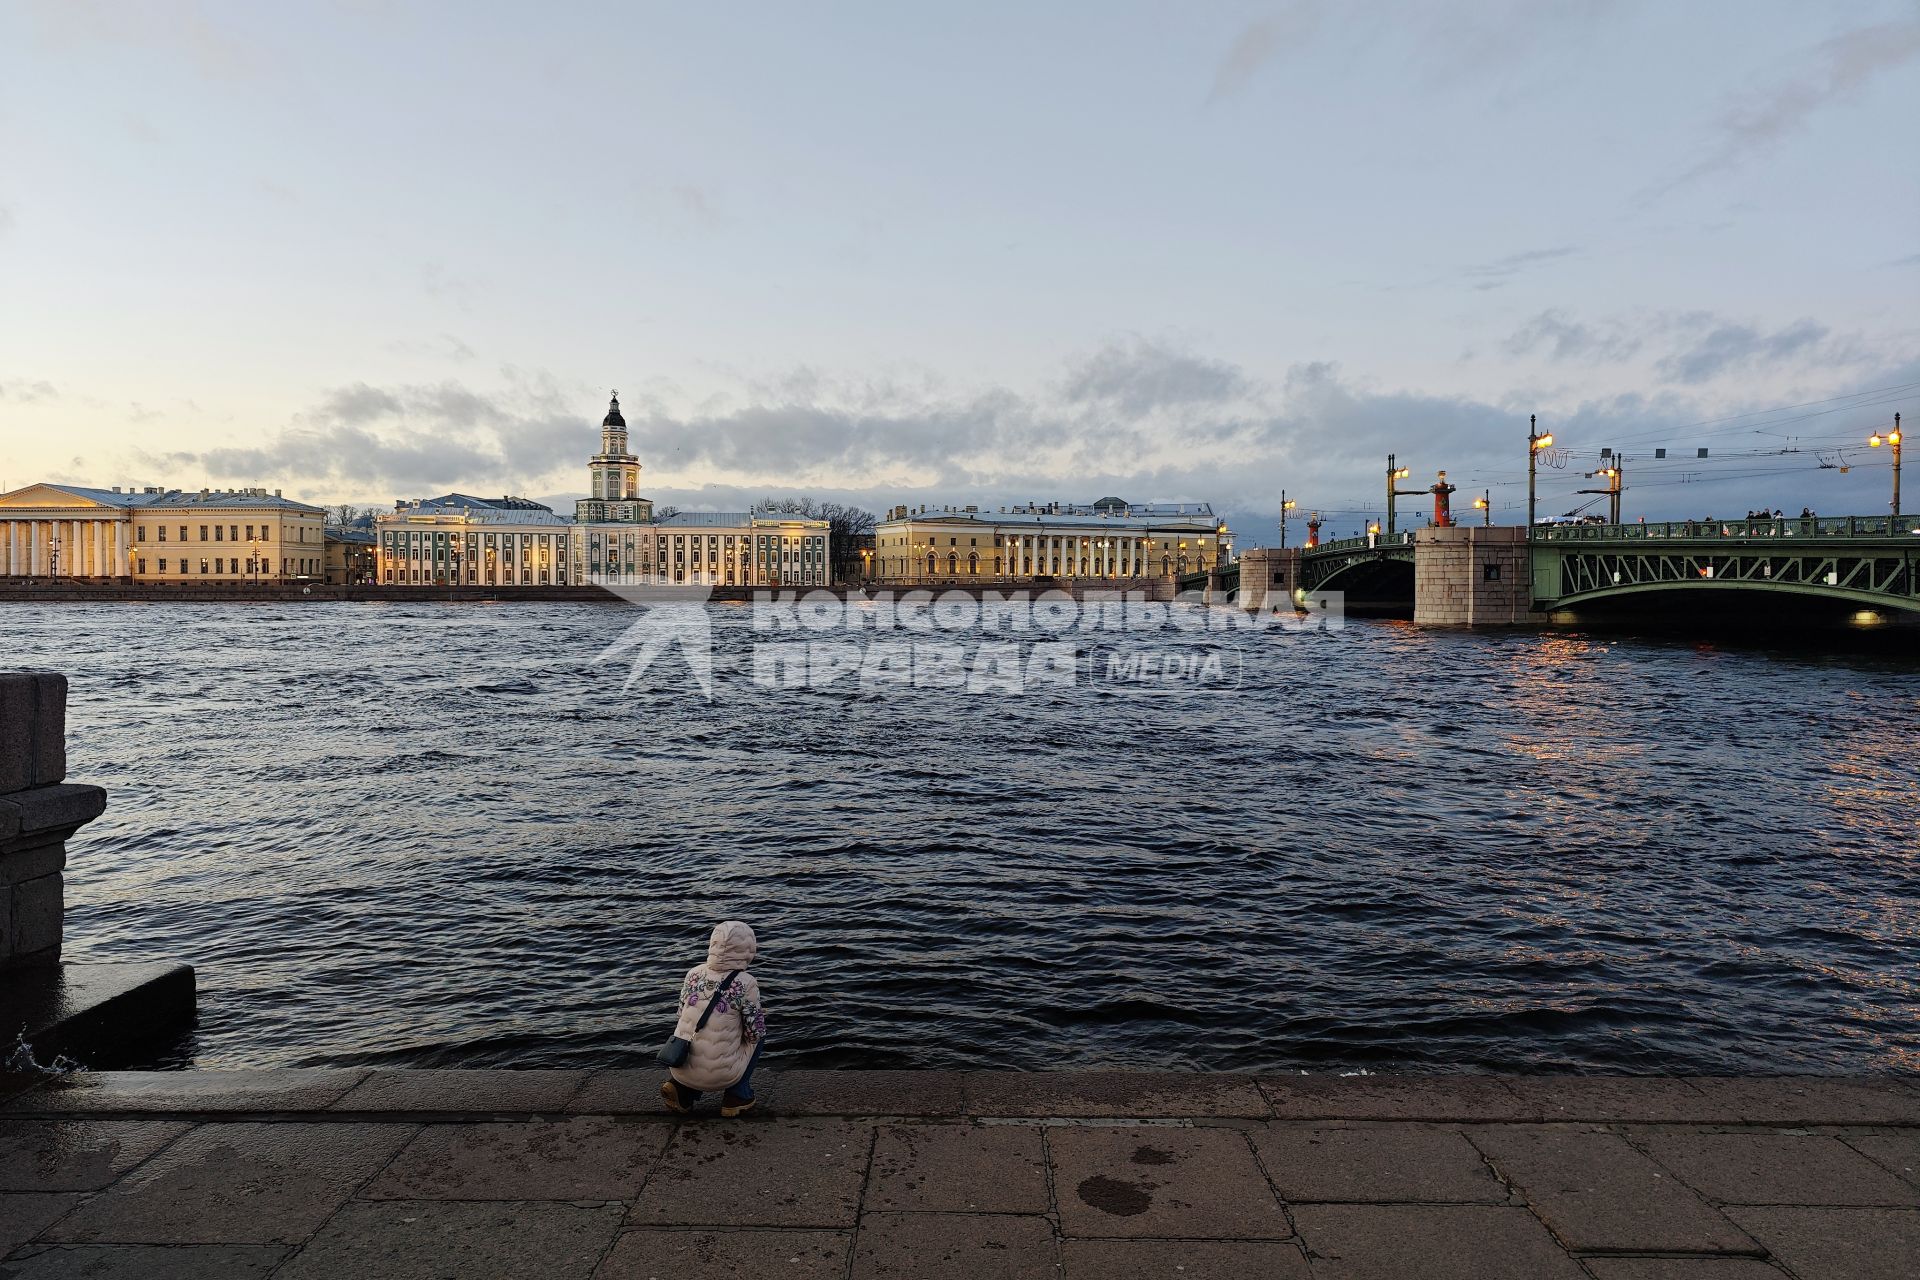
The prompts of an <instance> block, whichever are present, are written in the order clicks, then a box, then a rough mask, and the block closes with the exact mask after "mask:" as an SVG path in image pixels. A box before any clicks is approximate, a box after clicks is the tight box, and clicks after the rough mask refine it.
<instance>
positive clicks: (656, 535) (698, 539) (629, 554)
mask: <svg viewBox="0 0 1920 1280" xmlns="http://www.w3.org/2000/svg"><path fill="white" fill-rule="evenodd" d="M577 537H578V544H579V547H580V555H581V561H580V563H579V566H578V569H577V580H578V581H582V582H597V583H601V584H604V585H609V586H617V585H632V584H646V585H661V586H689V587H697V586H711V587H781V586H813V587H823V586H826V585H827V584H828V583H829V582H831V581H832V580H833V578H832V567H831V566H832V561H831V559H830V558H829V551H830V549H831V544H830V541H829V540H830V538H831V528H830V526H829V525H828V523H827V521H825V520H811V519H805V518H802V517H800V516H789V515H779V514H775V513H769V512H756V511H744V512H731V511H682V512H676V513H674V514H673V515H668V516H662V517H660V518H659V519H657V520H655V521H653V522H651V523H649V524H645V525H624V524H605V525H584V526H581V527H580V529H579V533H578V535H577Z"/></svg>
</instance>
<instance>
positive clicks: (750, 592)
mask: <svg viewBox="0 0 1920 1280" xmlns="http://www.w3.org/2000/svg"><path fill="white" fill-rule="evenodd" d="M1120 590H1124V591H1128V592H1143V593H1145V595H1146V596H1147V598H1148V599H1152V600H1171V599H1172V598H1173V595H1174V585H1173V583H1171V582H1168V581H1165V580H1155V581H1148V582H1127V583H1107V582H1070V581H1054V580H1048V579H1040V580H1037V581H1032V582H996V583H962V582H941V583H932V584H928V585H924V586H920V585H894V586H881V585H848V584H842V585H839V586H832V587H713V588H706V587H697V588H679V589H676V588H673V587H644V588H642V587H638V586H635V587H623V588H619V589H617V590H616V589H609V588H606V587H599V586H592V585H584V586H567V587H425V586H421V587H378V586H350V587H349V586H329V585H327V584H325V583H318V582H316V583H301V584H292V583H257V584H256V583H242V582H234V583H206V584H198V583H196V584H191V585H177V584H173V583H158V582H154V583H92V582H47V581H30V580H21V579H15V580H13V581H10V582H9V581H0V603H27V604H66V603H74V602H83V601H90V602H99V601H147V602H168V603H187V602H191V603H199V604H205V603H232V604H245V603H257V602H261V601H271V602H285V601H295V602H300V603H311V602H315V601H338V600H358V601H381V602H386V603H389V604H392V603H418V602H422V601H444V602H449V603H495V604H497V603H502V602H508V601H554V600H577V601H594V602H600V603H607V604H620V603H626V602H630V601H631V600H632V599H633V598H635V597H636V596H637V594H638V593H640V592H642V591H644V592H645V595H644V597H643V598H644V599H645V600H646V601H648V602H651V601H655V600H666V599H671V598H673V597H674V596H675V595H683V596H684V598H686V599H689V600H694V599H699V600H713V601H717V602H728V601H742V600H752V599H753V598H754V597H755V596H756V595H759V594H761V593H763V592H768V591H771V592H774V593H776V594H778V595H781V596H783V597H792V596H794V595H807V594H811V593H812V592H816V591H826V592H829V593H830V594H832V595H835V596H842V597H844V596H847V595H850V594H858V593H864V594H866V595H869V596H872V595H877V594H879V593H881V592H891V593H892V594H893V596H894V598H895V599H898V598H900V597H902V596H904V595H906V594H907V593H908V592H916V591H917V592H926V593H931V594H933V595H943V594H945V593H947V592H950V591H957V592H959V593H961V594H962V595H966V596H971V597H973V598H975V599H978V598H979V597H980V596H982V595H984V594H987V593H989V592H992V593H996V594H1000V595H1006V594H1008V593H1010V592H1016V591H1018V592H1026V593H1029V594H1032V593H1036V592H1042V591H1064V592H1066V593H1067V594H1068V595H1070V596H1072V597H1073V598H1074V599H1076V600H1081V599H1085V598H1086V597H1087V596H1088V595H1089V594H1094V593H1106V592H1113V591H1120ZM623 593H624V594H623Z"/></svg>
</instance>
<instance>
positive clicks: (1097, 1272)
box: [1060, 1240, 1312, 1280]
mask: <svg viewBox="0 0 1920 1280" xmlns="http://www.w3.org/2000/svg"><path fill="white" fill-rule="evenodd" d="M1060 1254H1061V1261H1062V1263H1063V1264H1064V1267H1065V1270H1066V1280H1256V1278H1257V1280H1312V1273H1311V1272H1310V1271H1309V1270H1308V1269H1307V1256H1306V1254H1304V1253H1302V1252H1301V1250H1300V1246H1299V1245H1298V1244H1295V1243H1293V1242H1292V1241H1280V1240H1065V1241H1062V1242H1061V1244H1060Z"/></svg>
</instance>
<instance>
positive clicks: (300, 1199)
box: [40, 1123, 412, 1244]
mask: <svg viewBox="0 0 1920 1280" xmlns="http://www.w3.org/2000/svg"><path fill="white" fill-rule="evenodd" d="M411 1134H412V1129H411V1127H410V1126H406V1125H373V1124H306V1123H279V1124H274V1123H237V1124H207V1125H201V1126H200V1127H199V1128H197V1129H194V1130H193V1131H192V1132H190V1133H188V1134H186V1135H185V1136H184V1137H182V1138H179V1139H177V1140H176V1141H175V1142H174V1143H173V1145H172V1146H170V1147H168V1148H167V1149H166V1150H165V1151H163V1152H161V1153H160V1154H159V1155H157V1156H155V1157H154V1158H153V1159H151V1160H149V1161H147V1162H146V1163H145V1164H143V1165H141V1166H140V1167H139V1168H137V1169H135V1170H134V1171H133V1172H132V1173H129V1174H127V1175H126V1176H125V1177H124V1178H122V1179H120V1181H119V1182H117V1183H115V1184H114V1185H113V1186H112V1187H110V1188H109V1189H107V1190H106V1191H103V1192H100V1193H99V1194H98V1195H96V1196H94V1197H93V1199H91V1200H88V1201H87V1202H86V1203H84V1204H82V1205H80V1206H79V1207H78V1208H76V1209H75V1210H74V1211H73V1212H72V1213H70V1214H68V1215H67V1216H66V1217H65V1218H63V1219H62V1220H61V1221H59V1222H58V1223H55V1224H54V1225H53V1226H52V1227H51V1228H49V1229H48V1230H47V1231H45V1232H42V1233H41V1235H40V1239H42V1240H45V1241H51V1242H58V1243H72V1244H297V1243H299V1242H300V1241H302V1240H305V1239H306V1238H307V1237H308V1236H310V1235H312V1234H313V1232H314V1231H315V1230H316V1229H317V1228H318V1227H319V1226H320V1224H321V1223H322V1222H324V1221H326V1219H327V1217H328V1215H329V1214H331V1213H333V1211H334V1210H335V1209H337V1208H339V1207H340V1205H341V1204H342V1203H343V1202H344V1201H345V1200H346V1199H347V1197H348V1196H350V1195H352V1194H353V1192H354V1190H355V1189H356V1188H358V1187H359V1186H360V1185H361V1184H362V1183H364V1182H365V1181H366V1180H367V1179H368V1178H370V1177H372V1176H373V1175H374V1173H376V1172H377V1171H378V1170H379V1169H380V1167H381V1166H382V1165H384V1164H386V1162H387V1161H388V1160H390V1159H392V1158H393V1154H394V1152H396V1151H398V1150H399V1149H400V1146H401V1144H402V1143H404V1142H405V1141H406V1140H407V1138H408V1137H409V1136H411Z"/></svg>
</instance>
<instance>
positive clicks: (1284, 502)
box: [1280, 489, 1300, 551]
mask: <svg viewBox="0 0 1920 1280" xmlns="http://www.w3.org/2000/svg"><path fill="white" fill-rule="evenodd" d="M1299 505H1300V504H1299V503H1297V502H1294V501H1293V500H1292V499H1290V498H1288V497H1287V491H1286V490H1285V489H1282V490H1281V491H1280V549H1281V550H1282V551H1284V550H1286V548H1287V512H1289V511H1291V510H1293V509H1294V508H1295V507H1297V506H1299Z"/></svg>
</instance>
